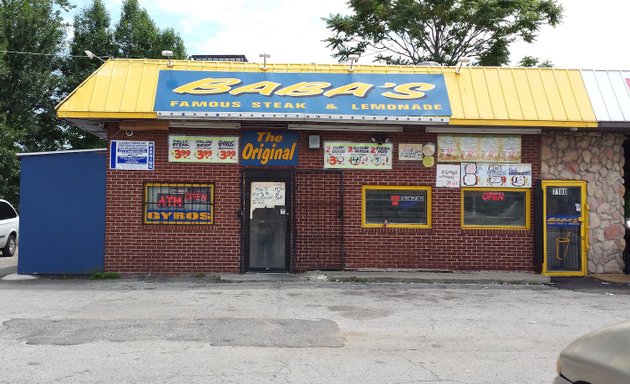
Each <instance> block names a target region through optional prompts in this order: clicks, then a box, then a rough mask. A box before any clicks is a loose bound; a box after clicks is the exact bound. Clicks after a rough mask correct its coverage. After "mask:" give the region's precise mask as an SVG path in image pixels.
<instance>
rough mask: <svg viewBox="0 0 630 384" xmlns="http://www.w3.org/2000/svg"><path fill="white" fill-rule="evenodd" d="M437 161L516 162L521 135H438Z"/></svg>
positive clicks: (519, 152)
mask: <svg viewBox="0 0 630 384" xmlns="http://www.w3.org/2000/svg"><path fill="white" fill-rule="evenodd" d="M438 161H439V162H458V163H459V162H463V161H466V162H486V163H488V162H499V163H518V162H520V161H521V137H520V136H517V135H512V136H481V135H438Z"/></svg>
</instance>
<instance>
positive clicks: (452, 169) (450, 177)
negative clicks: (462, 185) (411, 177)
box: [435, 164, 460, 188]
mask: <svg viewBox="0 0 630 384" xmlns="http://www.w3.org/2000/svg"><path fill="white" fill-rule="evenodd" d="M459 180H460V166H459V164H438V165H437V174H436V177H435V186H436V187H446V188H459Z"/></svg>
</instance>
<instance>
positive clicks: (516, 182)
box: [461, 163, 532, 188]
mask: <svg viewBox="0 0 630 384" xmlns="http://www.w3.org/2000/svg"><path fill="white" fill-rule="evenodd" d="M461 186H462V187H514V188H530V187H531V186H532V166H531V164H498V163H462V164H461Z"/></svg>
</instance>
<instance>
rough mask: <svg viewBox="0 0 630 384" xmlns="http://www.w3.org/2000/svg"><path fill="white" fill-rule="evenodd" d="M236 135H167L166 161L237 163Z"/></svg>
mask: <svg viewBox="0 0 630 384" xmlns="http://www.w3.org/2000/svg"><path fill="white" fill-rule="evenodd" d="M237 151H238V137H236V136H177V135H170V136H169V137H168V161H169V162H171V163H238V154H237Z"/></svg>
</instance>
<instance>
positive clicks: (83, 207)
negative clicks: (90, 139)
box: [18, 151, 107, 274]
mask: <svg viewBox="0 0 630 384" xmlns="http://www.w3.org/2000/svg"><path fill="white" fill-rule="evenodd" d="M20 160H21V162H22V166H21V177H20V212H19V213H20V236H19V248H18V273H20V274H35V273H38V274H89V273H93V272H99V271H102V270H103V260H104V254H105V171H106V165H107V160H106V152H105V151H90V152H72V151H70V152H56V153H46V154H25V155H21V157H20Z"/></svg>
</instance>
